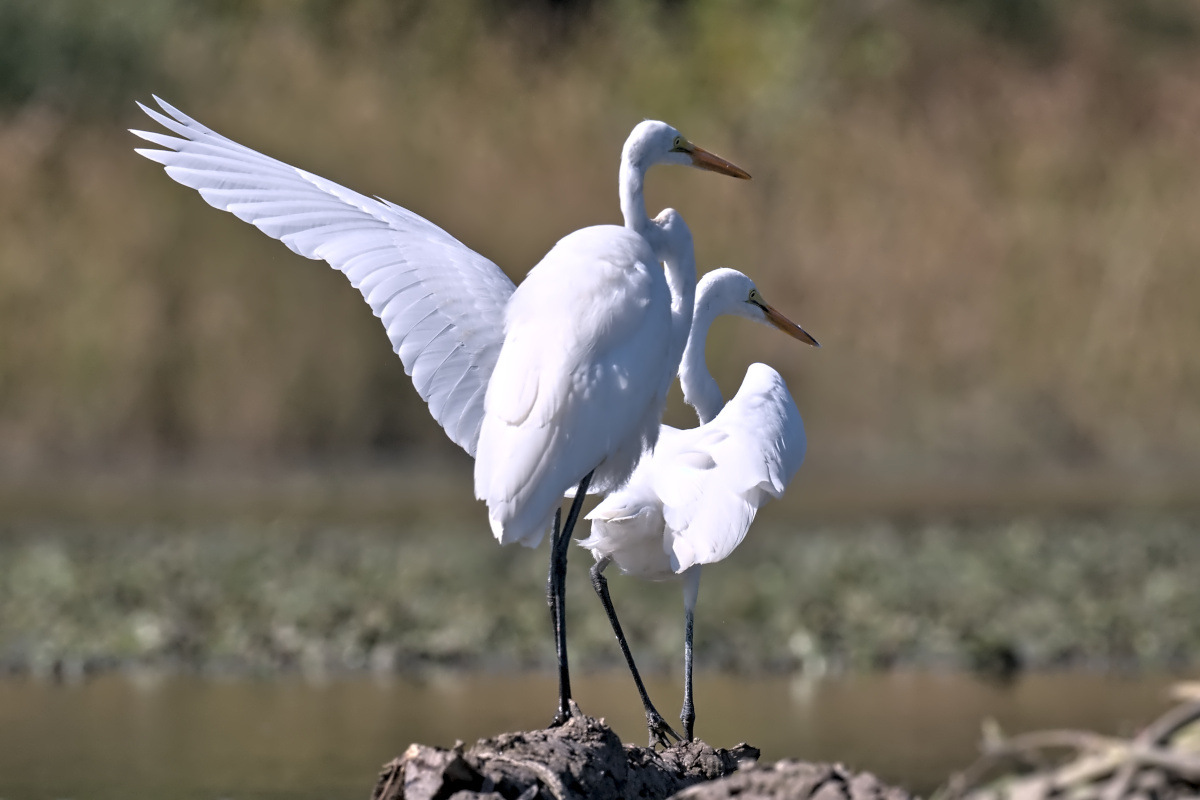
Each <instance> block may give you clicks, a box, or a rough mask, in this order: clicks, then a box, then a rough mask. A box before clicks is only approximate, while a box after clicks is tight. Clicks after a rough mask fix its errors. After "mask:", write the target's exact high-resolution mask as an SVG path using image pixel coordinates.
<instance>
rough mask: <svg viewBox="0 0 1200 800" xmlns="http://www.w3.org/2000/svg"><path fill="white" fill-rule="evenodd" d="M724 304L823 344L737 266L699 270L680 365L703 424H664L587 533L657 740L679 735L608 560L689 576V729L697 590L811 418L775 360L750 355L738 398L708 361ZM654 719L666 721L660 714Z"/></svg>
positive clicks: (787, 470) (778, 490)
mask: <svg viewBox="0 0 1200 800" xmlns="http://www.w3.org/2000/svg"><path fill="white" fill-rule="evenodd" d="M722 314H733V315H737V316H741V317H746V318H748V319H752V320H755V321H757V322H761V323H764V324H769V325H773V326H775V327H776V328H778V329H779V330H781V331H783V332H784V333H786V334H788V335H789V336H792V337H794V338H796V339H799V340H800V341H802V342H806V343H808V344H811V345H815V346H819V345H817V341H816V340H815V339H813V338H812V337H811V336H809V335H808V333H806V332H805V331H804V330H803V329H802V328H801V327H800V326H798V325H796V324H795V323H794V322H792V321H791V320H789V319H787V317H785V316H783V315H782V314H780V313H779V312H778V311H776V310H775V309H773V308H772V307H771V306H770V305H768V304H767V303H766V301H764V300H763V298H762V295H761V294H760V293H759V291H758V289H757V288H756V287H755V285H754V283H753V281H751V280H750V279H749V278H748V277H746V276H745V275H743V274H742V273H740V272H737V271H735V270H731V269H718V270H714V271H713V272H710V273H708V274H707V275H705V276H704V278H703V280H701V281H700V286H699V289H698V292H697V296H696V306H695V316H694V318H693V321H692V328H691V335H690V336H689V337H688V341H687V349H686V351H685V352H684V355H683V360H682V362H681V363H680V365H679V380H680V383H681V385H682V386H683V393H684V400H686V401H687V402H688V403H689V404H690V405H691V406H693V407H694V408H695V409H696V413H697V416H699V418H700V422H701V425H700V426H699V427H697V428H693V429H690V430H678V429H676V428H672V427H670V426H667V425H663V426H662V430H661V432H660V434H659V438H658V445H657V446H656V448H655V449H654V451H653V452H649V451H648V452H647V453H646V455H645V456H644V457H643V458H642V460H641V461H640V462H639V463H638V466H637V468H636V469H635V470H634V473H633V475H632V477H631V478H630V479H629V482H628V483H627V484H626V485H625V487H624V488H623V489H621V490H619V491H617V492H613V493H611V494H609V495H608V497H606V498H605V499H604V500H603V501H602V502H601V503H600V504H599V505H597V506H596V508H595V509H593V510H592V512H591V513H590V514H588V516H587V519H590V520H591V521H592V531H591V536H589V537H588V538H587V539H584V540H582V541H580V542H579V544H580V545H581V546H583V547H585V548H587V549H589V550H591V551H592V555H593V556H594V557H595V559H596V563H595V565H594V566H593V567H592V584H593V586H594V587H595V589H596V593H597V594H598V595H599V596H600V601H601V602H602V603H603V604H604V610H605V611H606V612H607V613H608V618H609V622H611V623H612V627H613V632H614V633H615V634H616V636H617V641H618V643H619V644H620V646H621V652H622V653H623V654H624V656H625V660H626V663H627V664H628V665H629V670H630V672H631V673H632V674H633V679H634V682H635V683H636V684H637V689H638V693H639V694H640V695H641V698H642V705H643V706H644V707H645V710H646V718H647V725H648V727H649V730H650V743H651V745H652V746H653V744H654V743H655V742H656V741H657V742H659V743H661V744H667V739H666V736H667V735H668V734H673V733H674V732H673V731H670V729H669V728H666V726H665V723H661V719H662V717H661V716H660V715H659V713H658V711H657V710H655V708H654V706H653V704H652V703H651V702H650V697H649V695H648V694H647V693H646V688H645V686H644V685H643V684H642V679H641V677H640V676H639V675H638V671H637V667H636V666H635V664H634V661H633V655H632V654H631V653H630V651H629V645H628V643H627V642H626V641H625V636H624V634H623V633H622V632H621V624H620V622H618V621H617V615H616V611H615V609H614V608H613V605H612V600H611V598H610V597H609V593H608V580H607V579H606V578H605V577H604V574H603V573H604V569H605V568H606V567H607V566H608V565H609V564H611V563H615V564H616V565H617V566H618V567H619V568H620V569H621V572H623V573H625V574H628V575H634V576H637V577H640V578H645V579H648V580H664V579H666V578H673V577H678V576H682V578H683V596H684V613H685V629H684V630H685V637H684V703H683V712H682V713H681V714H680V720H681V721H682V722H683V727H684V735H685V737H686V738H687V740H688V741H691V739H692V730H693V725H694V724H695V707H694V704H693V702H692V619H693V613H694V610H695V607H696V597H697V594H698V593H699V590H700V566H701V565H702V564H711V563H715V562H717V561H720V560H722V559H724V558H725V557H727V556H728V555H729V554H730V553H732V552H733V550H734V548H736V547H737V546H738V545H739V544H740V543H741V541H742V539H743V538H745V536H746V531H747V530H749V528H750V524H751V523H752V522H753V521H754V515H755V513H756V512H757V511H758V509H759V508H760V507H761V506H762V505H763V504H764V503H766V502H767V501H768V500H769V499H770V498H772V497H779V496H780V495H782V494H783V491H784V489H785V488H786V487H787V485H788V483H789V482H790V481H791V479H792V476H794V475H795V474H796V471H797V470H798V469H799V468H800V464H801V462H802V461H803V460H804V450H805V446H806V439H805V436H804V423H803V422H802V421H801V419H800V412H799V411H798V410H797V408H796V403H795V401H794V400H792V396H791V394H790V393H789V392H788V389H787V385H786V384H785V383H784V381H783V378H782V377H781V376H780V375H779V373H778V372H776V371H775V370H774V369H772V368H771V367H769V366H767V365H766V364H751V365H750V367H749V369H747V370H746V376H745V378H744V379H743V380H742V385H741V388H740V389H738V392H737V394H736V395H735V396H734V398H733V399H732V400H730V401H729V404H728V405H726V404H725V402H724V399H723V398H722V397H721V390H720V388H719V387H718V386H717V382H716V381H715V380H714V379H713V377H712V374H711V373H710V372H709V371H708V368H707V366H706V365H705V359H704V350H705V339H706V337H707V335H708V329H709V327H710V326H711V325H712V322H713V320H715V319H716V318H717V317H718V316H720V315H722ZM656 721H658V722H659V724H656Z"/></svg>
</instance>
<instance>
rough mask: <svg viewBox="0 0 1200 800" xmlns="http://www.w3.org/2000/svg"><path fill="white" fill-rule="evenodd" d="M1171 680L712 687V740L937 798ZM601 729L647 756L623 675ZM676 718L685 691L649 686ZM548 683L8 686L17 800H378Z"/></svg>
mask: <svg viewBox="0 0 1200 800" xmlns="http://www.w3.org/2000/svg"><path fill="white" fill-rule="evenodd" d="M1171 682H1172V679H1171V678H1167V677H1144V676H1143V677H1139V678H1136V679H1132V678H1131V679H1123V678H1118V677H1111V676H1099V675H1077V674H1058V675H1033V676H1027V677H1024V678H1021V679H1020V680H1018V681H1017V682H1015V683H1012V684H1009V685H998V684H991V683H987V682H983V681H980V680H978V679H975V678H973V677H970V676H965V675H958V674H896V675H877V676H859V677H847V678H836V679H826V680H821V681H815V682H806V681H802V680H792V679H788V678H761V679H745V678H737V677H730V676H722V675H706V676H699V678H698V681H697V685H696V706H697V715H698V719H697V734H698V735H700V736H702V737H703V738H704V739H705V740H706V741H709V742H710V743H712V744H714V745H717V746H730V745H734V744H736V743H738V742H739V741H749V742H750V743H751V744H754V745H756V746H758V747H760V748H762V751H763V757H764V758H766V759H777V758H782V757H785V756H796V757H801V758H805V759H811V760H831V761H833V760H840V761H843V762H845V763H847V764H849V765H850V766H852V767H856V768H860V769H870V770H872V771H874V772H876V773H878V774H879V775H880V776H882V777H884V778H885V779H887V780H890V781H894V782H897V783H901V784H903V785H905V786H908V787H910V788H912V789H914V790H916V791H919V792H921V793H928V792H929V791H930V790H931V789H932V788H933V787H935V786H936V785H937V784H938V783H939V782H940V781H941V780H942V779H943V778H944V777H945V776H946V774H947V773H949V772H950V771H952V770H954V769H958V768H961V767H962V766H964V765H965V764H967V763H968V762H969V761H970V760H971V759H972V757H973V755H974V753H975V745H976V742H977V741H978V738H979V729H980V727H979V726H980V723H981V721H982V720H983V719H984V718H986V717H989V716H991V717H994V718H995V719H996V720H997V721H998V722H999V723H1000V725H1001V727H1002V728H1003V729H1004V730H1005V731H1006V732H1009V733H1016V732H1020V731H1024V730H1032V729H1038V728H1046V727H1059V726H1071V727H1082V728H1088V729H1092V730H1097V731H1100V732H1103V733H1117V734H1121V733H1129V732H1131V731H1133V730H1135V729H1136V727H1137V726H1138V725H1140V724H1143V723H1145V722H1147V721H1149V720H1150V719H1151V718H1152V717H1153V716H1155V715H1157V714H1159V713H1161V712H1162V711H1163V710H1164V709H1165V708H1167V706H1168V705H1169V701H1168V699H1167V696H1166V690H1167V688H1168V687H1169V685H1170V684H1171ZM574 683H576V696H577V698H578V699H579V701H580V704H581V705H582V706H583V708H584V709H585V710H586V711H588V712H589V713H592V714H596V715H602V716H605V717H607V718H608V720H609V722H610V723H611V724H613V725H614V727H615V728H616V730H617V732H618V733H619V734H620V735H621V737H622V738H623V739H624V740H625V741H627V742H628V741H633V742H638V743H643V742H644V741H645V728H644V726H643V716H642V713H641V707H640V705H639V703H638V702H637V698H636V694H635V693H634V691H633V688H632V686H631V685H630V684H629V679H628V676H626V675H624V674H621V673H613V674H600V675H596V674H591V675H589V674H584V673H580V674H579V675H578V677H576V678H575V681H574ZM649 688H650V690H651V692H652V694H653V695H654V696H655V697H656V698H661V699H660V700H659V701H658V702H659V703H660V705H659V709H660V710H661V711H662V712H663V713H664V715H665V716H668V717H669V718H673V717H674V716H675V715H676V714H677V708H678V702H679V689H678V687H677V686H676V685H675V683H674V681H669V680H658V681H655V680H651V681H650V686H649ZM554 692H555V684H554V682H553V679H552V678H551V677H550V676H547V675H474V674H462V675H460V674H454V675H449V676H438V677H433V678H428V679H424V680H412V679H392V680H379V679H372V678H344V679H334V680H330V681H328V682H321V683H314V682H311V681H305V680H303V679H301V678H285V679H272V680H249V679H236V680H235V679H229V680H222V679H213V678H197V677H155V676H142V677H130V676H122V675H110V676H103V677H100V678H97V679H94V680H90V681H87V682H85V683H82V684H79V685H69V686H61V685H54V684H51V683H46V682H39V681H35V680H31V679H16V678H13V679H5V680H0V798H3V800H18V799H19V798H80V799H82V798H97V799H98V800H107V798H113V799H114V800H115V798H130V797H145V798H188V799H189V800H190V799H191V798H230V799H231V800H239V799H240V798H283V797H288V798H303V799H307V798H312V799H313V800H316V798H339V799H340V798H361V799H362V800H365V798H367V797H369V794H370V790H371V787H372V785H373V782H374V776H375V774H376V772H377V771H378V769H379V767H380V765H381V764H383V763H384V762H385V761H387V760H389V759H390V758H392V757H393V756H396V755H398V754H399V753H401V752H402V751H403V750H404V748H405V747H406V746H407V745H408V744H409V743H410V742H413V741H421V742H425V743H429V744H440V745H451V744H453V742H454V740H455V739H456V738H461V739H464V740H466V741H468V742H471V741H473V740H474V739H476V738H479V737H483V736H490V735H494V734H496V733H499V732H501V731H506V730H516V729H521V728H531V727H538V726H541V725H544V724H545V723H546V722H547V721H548V719H549V718H550V715H551V707H552V705H553V698H554Z"/></svg>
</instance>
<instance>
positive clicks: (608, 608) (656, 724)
mask: <svg viewBox="0 0 1200 800" xmlns="http://www.w3.org/2000/svg"><path fill="white" fill-rule="evenodd" d="M609 563H611V559H609V558H602V559H600V560H599V561H597V562H596V563H595V564H594V565H592V587H593V588H594V589H595V590H596V594H597V595H599V597H600V602H601V603H602V604H603V605H604V613H606V614H608V622H609V624H610V625H612V629H613V633H615V634H616V635H617V644H619V645H621V653H622V654H623V655H624V656H625V663H626V664H628V665H629V674H630V675H632V676H633V682H634V683H635V684H637V690H638V694H639V695H641V697H642V708H644V709H646V728H647V729H648V730H649V731H650V746H651V747H654V745H656V744H661V745H662V746H663V747H670V746H671V738H670V737H674V738H675V740H676V741H679V734H678V733H676V732H675V731H673V730H672V729H671V726H670V725H668V724H667V721H666V720H665V719H663V718H662V714H659V713H658V710H657V709H656V708H655V707H654V704H653V703H651V702H650V695H649V694H647V692H646V685H645V684H643V683H642V676H641V675H639V674H638V668H637V664H634V663H633V653H631V652H629V643H628V642H626V641H625V634H624V632H622V630H621V623H620V621H619V620H618V619H617V610H616V609H615V608H613V604H612V597H610V596H609V594H608V578H606V577H604V568H605V567H607V566H608V565H609Z"/></svg>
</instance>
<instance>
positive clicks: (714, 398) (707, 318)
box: [679, 292, 725, 425]
mask: <svg viewBox="0 0 1200 800" xmlns="http://www.w3.org/2000/svg"><path fill="white" fill-rule="evenodd" d="M693 293H694V292H693ZM718 316H719V312H718V310H717V308H716V306H715V304H714V303H713V302H711V299H710V298H707V297H705V296H704V295H703V294H701V296H700V297H699V298H697V300H696V303H695V312H694V314H693V316H692V319H691V330H690V332H689V333H688V338H687V347H685V348H684V351H683V360H682V361H681V362H680V363H679V385H680V386H682V387H683V399H684V401H685V402H686V403H687V404H688V405H690V406H691V407H692V408H694V409H696V416H698V417H699V418H700V424H701V425H705V424H707V423H709V422H712V421H713V419H714V418H715V417H716V416H717V414H720V413H721V409H722V408H724V407H725V398H724V397H722V396H721V387H720V386H718V385H717V381H716V379H715V378H714V377H713V376H712V373H711V372H709V371H708V364H707V363H706V362H705V360H704V350H705V342H706V340H707V339H708V329H709V328H710V327H712V324H713V321H714V320H715V319H716V318H717V317H718Z"/></svg>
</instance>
